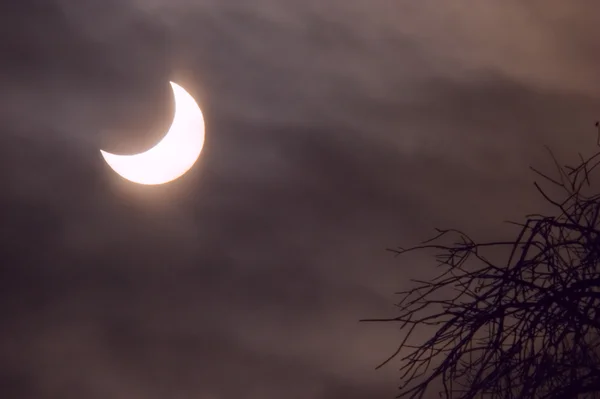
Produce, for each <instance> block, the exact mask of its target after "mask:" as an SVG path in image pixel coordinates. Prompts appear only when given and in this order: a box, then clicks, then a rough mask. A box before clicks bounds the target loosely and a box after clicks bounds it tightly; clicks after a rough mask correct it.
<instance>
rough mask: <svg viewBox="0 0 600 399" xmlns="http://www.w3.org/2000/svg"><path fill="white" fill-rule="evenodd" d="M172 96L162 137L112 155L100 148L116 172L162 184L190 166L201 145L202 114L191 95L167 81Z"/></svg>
mask: <svg viewBox="0 0 600 399" xmlns="http://www.w3.org/2000/svg"><path fill="white" fill-rule="evenodd" d="M170 83H171V87H172V89H173V95H174V97H175V116H174V117H173V123H172V124H171V127H170V128H169V131H168V132H167V134H166V135H165V137H164V138H163V139H162V140H161V141H160V142H159V143H158V144H156V145H155V146H154V147H152V148H151V149H149V150H148V151H146V152H142V153H139V154H133V155H116V154H111V153H109V152H106V151H102V150H100V153H101V154H102V156H103V157H104V160H105V161H106V163H108V165H109V166H110V167H111V168H112V169H113V170H114V171H115V172H117V173H118V174H119V175H121V176H122V177H124V178H125V179H127V180H130V181H132V182H134V183H139V184H148V185H152V184H163V183H168V182H170V181H172V180H175V179H177V178H178V177H181V176H182V175H183V174H184V173H185V172H187V171H188V170H190V168H191V167H192V165H194V163H195V162H196V160H197V159H198V157H199V156H200V152H202V147H203V146H204V118H203V116H202V111H201V110H200V107H198V104H196V101H194V98H193V97H192V96H191V95H190V94H189V93H188V92H186V91H185V90H184V89H183V88H182V87H181V86H179V85H177V84H175V83H173V82H170Z"/></svg>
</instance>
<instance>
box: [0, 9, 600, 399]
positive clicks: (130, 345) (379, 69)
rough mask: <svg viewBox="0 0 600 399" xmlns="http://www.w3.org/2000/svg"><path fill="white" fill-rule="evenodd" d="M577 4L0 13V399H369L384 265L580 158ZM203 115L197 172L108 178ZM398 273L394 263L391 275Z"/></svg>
mask: <svg viewBox="0 0 600 399" xmlns="http://www.w3.org/2000/svg"><path fill="white" fill-rule="evenodd" d="M599 15H600V4H598V2H597V1H595V0H590V1H584V0H581V1H572V2H567V1H562V0H539V1H528V2H522V1H516V0H515V1H512V0H503V1H496V0H478V1H466V0H464V1H463V0H454V1H443V0H435V1H434V0H419V1H398V0H396V1H384V0H369V1H359V0H327V1H324V0H278V1H277V0H251V1H250V0H248V1H233V0H128V1H125V0H110V1H109V0H77V1H75V0H72V1H69V0H62V1H60V0H36V1H31V0H30V1H25V0H24V1H20V2H17V1H14V2H12V3H11V2H3V3H2V5H1V6H0V38H1V39H0V87H1V90H0V132H1V133H0V179H1V180H0V181H1V185H0V209H1V214H2V223H1V224H0V238H1V243H2V244H1V246H0V248H1V251H2V252H1V257H0V284H1V287H0V395H1V396H2V397H5V398H12V399H18V398H36V399H46V398H61V399H71V398H73V399H75V398H77V399H81V398H85V399H96V398H98V399H100V398H101V399H105V398H111V399H121V398H123V399H138V398H140V399H163V398H169V399H187V398H194V399H204V398H206V399H228V398H234V397H235V398H244V399H246V398H257V399H259V398H260V399H271V398H273V399H279V398H302V399H304V398H311V399H312V398H327V399H337V398H390V397H393V396H394V395H395V394H396V388H395V387H396V383H397V380H396V374H395V369H396V368H397V367H398V366H399V364H394V365H392V366H389V367H387V368H385V369H383V370H380V371H375V370H374V367H375V366H376V365H377V364H378V362H380V361H382V360H383V359H385V357H386V356H387V355H388V354H389V353H391V351H393V350H394V349H395V346H396V344H397V343H398V340H399V338H400V337H399V336H398V335H397V331H396V329H395V327H393V326H390V325H388V326H386V325H366V324H359V323H358V322H357V321H358V320H359V319H360V318H364V317H377V316H390V315H393V312H394V307H393V306H392V304H393V301H394V300H395V298H394V296H393V292H394V291H396V290H399V289H403V288H406V287H408V279H409V278H412V277H422V276H424V275H431V274H432V273H433V272H434V271H433V270H432V269H431V268H430V266H432V264H431V263H428V260H427V258H412V259H411V261H410V262H407V261H404V262H403V261H401V260H399V259H394V258H393V256H391V254H390V253H388V252H386V251H385V249H386V248H389V247H393V246H396V245H409V244H414V243H416V242H417V241H419V240H421V239H423V238H426V237H427V236H428V235H429V234H430V233H431V232H432V229H433V228H434V227H436V226H440V227H457V228H460V229H463V230H467V231H468V232H470V233H473V235H475V236H477V237H479V238H487V237H493V236H497V235H499V234H501V233H503V232H504V231H505V230H506V227H503V226H502V225H501V222H502V221H503V220H506V219H517V218H518V217H519V216H520V215H522V214H524V213H526V212H530V211H532V210H535V209H536V206H537V205H538V204H539V201H538V199H537V196H536V193H535V190H534V188H533V186H532V184H531V181H532V179H533V178H534V176H533V175H532V173H530V172H529V170H528V166H529V165H530V164H534V165H536V166H539V167H541V168H544V167H547V166H548V165H549V163H548V160H547V158H546V153H545V152H544V150H543V148H542V146H543V145H549V146H550V147H552V148H553V149H554V150H555V151H556V153H557V155H558V156H561V157H562V159H564V160H569V159H572V158H573V156H575V155H576V152H577V151H581V152H583V153H584V154H586V153H588V154H589V153H590V152H591V151H593V150H594V147H593V145H594V143H595V140H596V137H595V134H596V132H595V130H594V122H595V121H596V119H599V118H600V74H599V73H598V72H599V70H600V41H599V40H598V18H599ZM169 80H173V81H175V82H177V83H179V84H181V85H182V86H183V87H185V88H186V89H187V90H188V91H189V92H190V93H191V94H192V95H193V96H194V97H195V98H196V99H197V101H198V102H199V104H200V105H201V107H202V109H203V112H204V116H205V120H206V142H205V146H204V150H203V153H202V156H201V158H200V160H199V161H198V163H197V164H196V165H195V166H194V168H193V169H192V170H191V171H190V172H189V173H187V174H186V175H185V176H183V177H182V178H181V179H179V180H177V181H175V182H172V183H169V184H166V185H163V186H155V187H148V186H139V185H135V184H132V183H129V182H127V181H125V180H123V179H121V178H119V177H118V176H117V175H116V174H115V173H113V172H112V171H111V170H110V168H109V167H108V166H107V165H106V164H105V163H104V162H103V160H102V158H101V156H100V154H99V151H98V150H99V149H100V148H102V149H105V150H107V151H111V152H116V153H131V152H140V151H143V150H145V149H147V148H149V147H151V146H152V145H153V144H154V143H156V142H157V141H158V140H159V139H160V137H161V136H162V135H163V134H164V132H165V131H166V129H167V128H168V127H169V125H170V123H171V120H172V117H173V105H172V102H173V98H172V94H171V91H170V86H169V83H168V82H169ZM407 260H408V259H407Z"/></svg>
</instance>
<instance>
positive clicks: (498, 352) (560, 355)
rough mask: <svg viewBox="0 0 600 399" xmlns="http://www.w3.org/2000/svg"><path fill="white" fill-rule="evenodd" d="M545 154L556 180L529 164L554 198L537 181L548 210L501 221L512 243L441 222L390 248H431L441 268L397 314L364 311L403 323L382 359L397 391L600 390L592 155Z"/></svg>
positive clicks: (544, 393)
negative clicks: (421, 238)
mask: <svg viewBox="0 0 600 399" xmlns="http://www.w3.org/2000/svg"><path fill="white" fill-rule="evenodd" d="M596 126H598V123H596ZM597 144H598V145H599V146H600V131H599V134H598V142H597ZM550 155H551V156H552V159H553V160H554V163H555V165H556V168H557V172H558V176H557V177H550V176H549V175H547V174H544V173H542V172H540V171H538V170H536V169H534V168H531V169H532V170H533V171H534V172H535V173H536V174H537V175H538V176H539V177H540V178H541V179H542V180H543V181H544V182H545V184H546V185H549V186H552V187H553V188H556V189H558V190H555V191H556V194H555V195H550V194H549V193H548V192H549V190H548V189H542V186H541V185H540V184H538V183H537V182H535V183H534V185H535V188H536V189H537V190H538V191H539V193H540V195H541V196H542V197H543V198H544V200H545V201H547V202H548V204H549V205H551V206H552V209H554V212H553V214H554V215H553V216H552V215H543V214H532V215H527V216H526V220H525V222H522V223H514V222H509V223H513V224H515V225H517V226H518V234H516V236H515V238H514V239H512V240H508V241H501V242H482V243H477V242H475V241H474V240H473V239H471V238H470V237H469V236H468V235H467V234H465V233H463V232H461V231H458V230H453V229H449V230H441V229H437V235H436V236H435V237H433V238H432V239H430V240H427V241H425V242H423V243H422V244H421V245H418V246H415V247H411V248H407V249H403V248H398V249H394V250H392V251H393V252H395V253H396V254H397V255H403V254H406V253H409V252H412V251H417V250H434V251H435V257H436V260H437V263H438V265H439V267H441V268H442V272H441V273H440V274H439V275H438V276H437V277H435V278H434V279H433V280H431V281H420V280H412V282H413V283H416V284H418V285H417V286H416V287H414V288H412V289H410V290H408V291H403V292H400V293H399V294H400V295H401V300H400V302H399V303H398V304H397V306H398V308H399V315H398V316H397V317H394V318H390V319H367V320H364V321H372V322H396V323H399V324H400V329H401V331H403V332H405V336H404V339H403V341H402V342H401V344H400V346H399V348H398V349H397V350H396V351H395V352H394V353H393V354H392V356H390V358H389V359H387V360H386V361H385V362H383V363H382V364H381V365H379V366H378V368H379V367H381V366H383V365H384V364H386V363H388V362H389V361H390V360H392V359H394V358H400V359H401V363H402V365H401V367H400V373H401V381H402V382H401V385H400V394H399V395H398V397H411V398H416V397H419V398H421V397H423V396H424V395H425V393H426V392H431V391H436V390H435V389H434V387H435V386H437V387H438V389H437V391H438V392H437V393H439V395H440V397H447V398H478V397H482V398H484V397H490V398H579V397H590V398H591V397H600V394H599V392H600V334H599V332H600V229H599V222H600V217H599V216H600V194H593V191H592V190H591V187H592V185H591V181H592V177H593V172H594V171H595V170H596V169H597V167H598V165H600V152H597V153H595V154H594V155H592V156H590V157H588V158H585V159H584V157H583V156H582V155H581V154H579V161H578V164H577V165H576V166H568V165H565V166H560V165H559V163H558V162H557V161H556V158H555V157H554V155H553V154H552V152H551V151H550ZM589 191H591V193H590V192H589ZM447 239H451V240H452V241H451V242H450V243H449V244H445V242H446V241H445V240H447ZM499 250H500V251H499ZM499 253H500V254H503V255H504V256H502V258H501V260H500V261H496V260H493V259H492V255H498V254H499ZM496 257H497V256H496ZM426 326H429V327H426ZM424 327H425V328H424ZM428 331H429V332H430V334H429V335H427V332H428ZM415 336H417V337H416V339H417V341H419V342H418V343H416V344H415V343H410V342H411V340H414V339H415ZM423 337H424V339H423ZM437 384H440V385H437ZM440 391H441V392H440ZM434 393H435V392H434Z"/></svg>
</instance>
